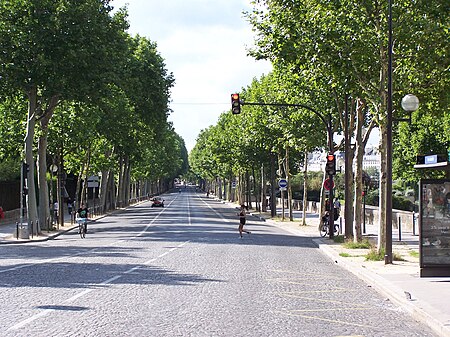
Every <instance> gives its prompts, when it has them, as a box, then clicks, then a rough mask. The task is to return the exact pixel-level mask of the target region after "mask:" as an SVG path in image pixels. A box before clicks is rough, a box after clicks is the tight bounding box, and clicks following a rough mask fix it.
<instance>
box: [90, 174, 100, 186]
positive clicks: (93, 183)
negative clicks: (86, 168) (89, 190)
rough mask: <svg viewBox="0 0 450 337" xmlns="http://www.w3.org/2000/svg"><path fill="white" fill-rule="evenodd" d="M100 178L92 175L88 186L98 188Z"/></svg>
mask: <svg viewBox="0 0 450 337" xmlns="http://www.w3.org/2000/svg"><path fill="white" fill-rule="evenodd" d="M99 180H100V178H99V177H98V176H90V177H89V178H88V180H87V187H94V188H98V186H99Z"/></svg>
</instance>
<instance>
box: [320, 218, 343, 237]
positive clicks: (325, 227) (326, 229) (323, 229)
mask: <svg viewBox="0 0 450 337" xmlns="http://www.w3.org/2000/svg"><path fill="white" fill-rule="evenodd" d="M333 225H334V226H333V227H334V234H337V233H338V231H339V225H336V224H333ZM319 231H320V236H321V237H323V238H324V237H326V236H328V235H330V224H329V217H328V216H327V215H325V216H324V217H322V224H321V225H320V228H319Z"/></svg>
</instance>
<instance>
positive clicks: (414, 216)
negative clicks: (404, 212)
mask: <svg viewBox="0 0 450 337" xmlns="http://www.w3.org/2000/svg"><path fill="white" fill-rule="evenodd" d="M412 216H413V221H412V224H413V225H412V227H413V228H412V232H413V235H414V236H415V235H416V213H415V212H413V215H412Z"/></svg>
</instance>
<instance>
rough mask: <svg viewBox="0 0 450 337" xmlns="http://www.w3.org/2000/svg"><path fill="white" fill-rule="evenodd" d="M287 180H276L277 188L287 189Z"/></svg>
mask: <svg viewBox="0 0 450 337" xmlns="http://www.w3.org/2000/svg"><path fill="white" fill-rule="evenodd" d="M287 184H288V183H287V180H286V179H280V180H278V186H279V187H280V188H286V187H287Z"/></svg>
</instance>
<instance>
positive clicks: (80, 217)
mask: <svg viewBox="0 0 450 337" xmlns="http://www.w3.org/2000/svg"><path fill="white" fill-rule="evenodd" d="M88 217H89V210H88V208H87V207H86V206H85V205H84V204H81V206H80V208H79V209H78V211H77V222H78V223H80V222H84V233H87V219H88Z"/></svg>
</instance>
